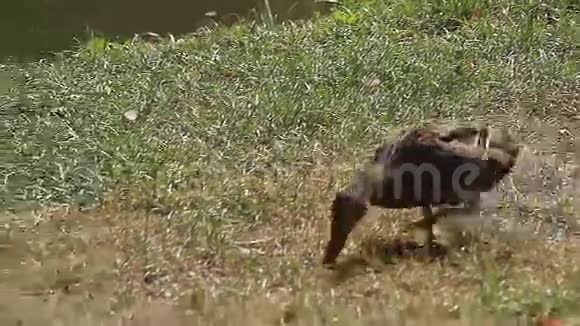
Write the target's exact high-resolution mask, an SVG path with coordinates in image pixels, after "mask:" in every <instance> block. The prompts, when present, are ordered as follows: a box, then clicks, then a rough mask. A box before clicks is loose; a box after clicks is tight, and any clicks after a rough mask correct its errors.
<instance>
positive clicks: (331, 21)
mask: <svg viewBox="0 0 580 326" xmlns="http://www.w3.org/2000/svg"><path fill="white" fill-rule="evenodd" d="M578 12H579V7H578V4H577V2H576V1H572V0H569V1H565V0H560V1H556V0H554V1H538V0H528V1H513V0H502V1H495V2H492V1H442V0H441V1H405V0H391V1H370V0H369V1H359V2H356V1H347V2H346V3H345V4H344V5H343V6H340V7H339V9H338V10H337V11H335V12H333V13H332V14H331V15H329V16H325V17H317V18H316V19H315V20H313V21H308V22H304V23H301V24H297V23H290V22H288V23H285V24H283V25H278V26H273V27H265V26H261V25H258V24H253V23H251V22H243V23H242V24H240V25H237V26H234V27H232V28H218V29H217V30H215V31H213V32H211V33H209V32H208V33H206V34H203V35H199V36H195V37H189V38H184V39H180V40H178V41H177V42H175V43H172V42H170V41H163V42H161V43H159V44H148V43H144V42H127V43H124V44H117V43H109V42H106V41H105V40H94V41H92V42H91V43H90V44H89V45H87V47H86V48H81V49H78V50H75V51H72V52H67V53H63V54H61V55H60V56H58V57H57V59H56V60H55V61H50V62H49V61H40V62H35V63H32V64H29V65H27V66H26V67H25V68H24V69H23V77H22V79H23V84H22V86H20V87H19V88H17V89H14V90H13V91H12V92H10V93H9V94H8V95H5V96H3V97H2V98H0V109H1V110H2V111H3V115H2V116H5V117H7V118H6V119H3V120H2V121H0V123H1V124H2V126H1V128H4V130H6V131H7V132H8V134H9V135H10V139H11V140H12V141H11V143H10V145H9V147H8V150H9V151H10V152H11V155H10V157H12V158H16V159H15V160H10V161H9V163H7V165H6V166H8V167H9V169H5V170H4V171H2V172H0V176H2V175H4V176H5V178H3V179H5V180H6V181H5V182H4V181H2V180H0V182H4V183H0V184H1V185H2V187H0V195H1V196H0V199H1V200H2V201H3V204H5V205H6V206H9V207H10V206H15V205H16V204H17V202H18V201H21V200H29V201H33V202H38V203H40V204H44V205H48V204H53V203H76V204H79V205H82V206H87V205H89V206H90V205H92V204H94V203H100V204H101V207H104V208H103V209H105V210H106V211H107V210H108V211H109V213H108V216H111V218H112V219H113V220H114V221H117V222H115V223H117V224H115V225H117V226H118V230H119V232H118V233H115V234H118V235H119V236H120V237H121V239H125V240H123V241H121V242H122V243H121V242H120V244H119V245H120V246H121V247H123V248H125V249H126V250H129V251H130V252H133V251H132V250H135V252H133V253H134V254H135V255H133V256H131V257H133V258H132V260H131V259H130V261H132V262H133V265H131V264H129V265H127V266H132V268H135V269H136V270H140V269H141V268H144V266H149V265H151V264H153V265H154V266H156V267H157V268H160V269H164V268H167V269H168V270H166V271H165V272H167V273H169V275H170V277H169V278H170V279H172V277H175V279H172V280H173V281H174V282H175V283H179V284H183V282H186V283H187V282H190V281H191V279H188V278H187V277H185V276H183V277H182V276H178V275H180V273H181V274H183V268H184V267H183V266H189V264H187V263H185V261H184V259H185V258H183V257H185V256H187V255H186V254H184V253H180V256H179V257H177V256H172V255H176V254H175V252H172V253H171V254H170V253H165V254H168V255H170V256H171V257H169V258H168V257H165V256H164V255H165V254H162V253H164V251H163V250H168V249H167V248H166V245H167V242H166V241H169V240H167V239H165V240H160V239H158V237H159V236H160V235H158V234H157V235H152V234H151V233H150V230H149V229H148V228H149V227H150V224H155V223H161V224H163V223H167V225H166V226H165V228H166V229H167V230H171V231H167V232H171V237H174V238H172V239H173V240H171V241H174V242H171V241H169V243H172V244H173V245H175V246H176V247H180V248H182V249H181V250H184V251H185V252H188V253H189V255H191V256H187V257H190V258H191V260H192V261H195V262H201V261H203V262H204V263H207V264H209V265H211V266H214V267H215V266H221V265H220V264H225V263H224V260H225V259H226V258H227V259H232V260H233V261H235V262H236V263H235V264H234V263H231V261H230V262H228V264H226V265H227V266H229V267H228V268H226V267H224V266H222V267H221V268H223V269H224V270H225V271H224V273H226V275H225V276H223V277H224V278H225V279H227V280H228V281H227V282H226V281H224V282H226V283H227V284H229V285H228V286H230V287H231V288H232V289H233V290H232V291H233V292H234V293H243V290H242V289H243V288H244V286H249V287H252V286H257V284H258V283H259V278H260V277H265V276H263V275H261V273H269V275H268V277H266V279H270V280H271V281H272V284H270V285H268V286H272V287H275V286H278V285H276V284H280V283H284V284H286V285H285V287H289V288H291V289H294V290H295V291H301V290H304V285H301V280H302V277H305V276H304V275H303V274H302V273H305V272H304V271H301V270H302V269H303V268H304V266H303V264H304V259H306V260H307V261H312V263H313V264H318V261H319V259H318V256H319V254H320V251H321V248H322V247H321V245H322V243H323V242H324V241H325V239H326V234H325V233H324V232H326V224H325V223H326V220H325V218H324V216H325V214H327V209H328V203H329V200H330V198H331V196H332V195H333V192H334V191H336V190H337V189H338V187H341V186H343V185H344V184H345V181H346V180H347V179H348V178H349V177H350V174H351V172H352V168H353V167H354V166H355V165H357V164H360V163H363V160H362V158H364V157H367V156H370V155H371V153H372V150H373V149H374V147H375V146H376V145H377V144H378V143H380V142H381V141H382V140H383V139H384V138H385V137H386V136H387V135H388V134H389V133H390V132H391V131H392V130H394V129H397V128H400V127H402V126H411V125H419V124H424V123H426V122H428V121H436V122H447V123H459V122H462V121H477V122H479V121H481V119H485V120H486V121H488V122H489V123H491V124H494V125H504V126H507V127H510V128H511V129H512V130H513V131H514V133H516V134H517V135H518V136H519V137H520V138H521V139H523V140H524V141H526V142H527V143H529V144H534V145H535V146H536V148H537V149H539V150H541V151H547V150H548V149H549V148H551V147H550V146H552V145H554V144H560V143H565V142H566V141H569V139H563V138H562V137H563V136H562V135H566V134H565V133H558V130H560V131H561V130H564V129H566V130H568V131H569V132H570V134H572V135H573V134H574V133H575V132H578V131H579V130H580V128H579V125H580V124H579V121H580V120H578V119H577V118H578V117H579V115H578V111H577V108H578V103H579V95H578V94H579V92H578V91H579V89H580V84H579V82H578V80H579V79H578V77H579V75H578V70H577V60H578V58H577V56H576V53H575V51H576V49H577V44H578V37H577V28H576V27H575V23H576V21H575V19H576V17H577V15H578ZM128 112H131V114H136V119H134V120H130V119H127V118H126V117H125V115H126V113H128ZM575 119H576V120H575ZM531 126H537V127H538V128H540V131H539V132H538V131H537V130H535V129H534V128H531ZM564 138H565V137H564ZM6 171H9V173H8V172H6ZM524 179H525V178H524ZM508 190H509V189H508ZM120 193H122V195H120ZM125 197H126V199H125V200H120V198H125ZM530 201H531V199H530ZM546 201H547V202H548V201H549V200H548V199H546ZM558 208H561V207H559V206H558ZM110 211H112V212H113V213H110ZM550 212H552V211H550ZM549 214H550V213H548V215H549ZM117 215H118V216H124V217H127V216H129V217H127V218H126V220H123V219H121V218H120V217H115V216H117ZM395 215H396V214H395ZM568 215H570V216H571V218H574V217H575V215H574V214H573V213H569V214H568ZM144 216H150V217H149V218H147V219H144ZM161 216H165V217H167V216H170V217H171V218H167V219H162V218H161ZM397 216H398V215H396V216H394V217H393V219H394V222H393V221H390V222H385V223H395V224H396V225H391V224H389V225H390V227H392V230H400V225H398V224H397V223H399V222H398V221H399V220H398V218H397ZM402 217H405V215H402ZM406 218H408V216H407V217H406ZM127 220H130V221H129V222H127ZM166 220H167V221H166ZM164 221H165V222H164ZM131 223H137V224H136V225H134V226H133V229H131V228H129V229H127V228H128V225H131ZM157 227H161V226H159V225H157ZM162 229H163V228H162ZM137 230H138V231H137ZM133 231H134V232H136V233H137V234H134V236H132V237H128V238H127V235H126V234H127V232H129V233H131V232H133ZM389 232H391V231H389ZM392 232H393V233H394V231H392ZM161 233H163V232H161ZM301 233H305V234H308V235H309V236H310V238H305V235H303V234H301ZM321 233H322V234H321ZM270 234H271V235H270ZM123 237H125V238H123ZM252 237H257V238H260V237H263V238H266V239H268V238H270V237H278V240H280V239H286V238H285V237H289V238H288V239H286V242H284V243H286V245H284V244H278V246H279V247H265V248H262V249H260V250H262V252H265V253H268V254H269V255H277V254H279V255H281V256H276V257H278V258H277V259H278V260H280V261H279V262H278V261H277V260H273V259H272V258H271V256H270V258H264V256H262V255H259V254H255V255H254V254H251V255H249V256H247V257H246V256H244V258H239V257H238V258H236V257H237V256H236V255H238V256H239V254H235V255H233V256H231V255H232V253H231V251H232V250H233V251H236V250H238V249H239V248H240V245H237V244H236V243H238V242H239V241H246V242H247V241H250V240H255V239H254V238H252ZM238 238H244V239H238ZM176 239H177V240H176ZM278 240H276V241H278ZM119 241H120V240H119ZM280 241H282V240H280ZM155 244H158V245H159V246H161V247H162V248H164V249H163V250H161V249H160V250H161V252H157V251H155V250H154V249H152V248H157V247H155ZM289 244H294V245H296V246H298V247H299V248H301V249H300V250H299V249H295V250H294V249H290V248H288V247H287V246H288V245H289ZM280 246H281V247H280ZM308 246H309V247H308ZM242 247H243V246H242ZM207 248H211V250H209V249H207ZM276 248H286V249H283V250H282V249H276ZM518 248H519V247H518ZM522 248H525V246H524V247H522ZM242 249H243V248H242ZM245 250H246V251H248V250H249V251H248V252H250V253H254V251H253V249H252V250H250V249H247V248H246V249H245ZM277 250H282V252H285V251H284V250H288V252H289V254H288V255H290V256H288V255H285V254H284V253H281V252H278V251H277ZM546 250H548V249H546ZM238 251H239V250H238ZM246 251H244V250H242V252H246ZM548 251H549V250H548ZM277 252H278V253H277ZM184 255H185V256H184ZM548 255H551V254H548ZM305 257H306V258H305ZM554 257H555V258H554V259H555V261H551V262H547V263H546V264H555V265H557V264H560V263H562V264H563V262H561V261H559V260H558V259H560V258H562V257H565V258H562V259H569V257H568V256H567V255H562V256H554ZM544 258H546V259H547V258H548V256H546V257H541V258H540V259H544ZM464 259H469V258H464ZM220 262H221V263H220ZM463 263H465V262H462V264H463ZM155 264H159V265H155ZM181 264H185V265H181ZM200 264H201V263H200ZM284 264H287V265H284ZM514 264H516V266H517V263H514ZM209 265H208V266H209ZM230 265H231V266H230ZM170 266H173V267H170ZM404 266H405V268H410V269H414V268H419V267H418V266H417V265H414V264H411V263H410V264H405V265H404ZM466 266H469V264H467V265H466ZM474 266H479V265H478V264H475V265H474ZM496 267H497V266H496ZM189 268H192V269H196V268H200V267H195V266H189ZM212 268H213V267H212ZM215 268H218V267H215ZM265 268H266V269H268V272H264V269H265ZM474 268H475V267H474ZM498 268H499V267H498ZM514 268H516V267H514ZM218 269H219V268H218ZM236 269H238V270H239V269H241V270H244V269H247V272H244V273H242V274H243V275H238V276H239V278H238V279H236V278H235V277H233V276H234V275H236ZM251 271H253V272H251ZM569 271H570V273H568V272H569ZM229 272H231V273H232V274H229ZM278 272H279V273H282V274H280V275H277V274H276V273H278ZM428 272H432V273H434V274H433V275H431V276H424V275H423V276H417V277H424V278H425V279H426V280H433V279H436V276H434V275H436V273H437V270H436V269H434V270H431V269H429V270H428ZM200 273H201V272H200ZM473 273H474V274H473V275H477V277H484V278H485V279H486V280H488V281H486V282H488V283H489V284H488V285H486V286H484V287H482V288H481V289H480V290H478V291H479V295H480V296H481V300H480V301H481V302H480V303H481V304H482V305H483V306H485V307H487V308H489V309H490V310H491V311H492V312H493V311H496V312H499V311H502V312H503V311H507V312H508V313H511V314H513V313H516V312H517V313H522V312H525V313H530V314H533V313H537V312H538V311H539V312H545V311H557V310H558V309H560V308H561V309H564V308H565V307H568V306H569V303H570V302H578V301H577V300H576V301H574V300H575V299H576V298H577V297H578V291H577V290H570V291H569V292H566V291H561V290H558V287H557V285H553V284H552V285H553V286H555V287H554V292H553V293H555V294H546V293H545V292H538V291H539V290H536V289H535V288H534V286H533V285H529V289H528V288H526V289H518V290H517V291H515V290H513V289H512V288H509V285H507V287H506V285H505V284H503V283H501V282H500V281H498V280H497V278H498V277H500V276H501V275H503V274H502V273H504V271H497V272H494V273H499V274H494V273H492V274H493V275H492V276H489V275H488V274H487V272H486V273H484V274H482V273H483V272H482V270H479V269H477V271H475V272H473ZM561 273H562V275H564V274H565V276H562V277H563V278H566V279H567V280H568V277H570V279H571V280H572V279H573V276H571V275H573V272H572V271H571V270H563V271H561ZM411 275H413V274H411ZM510 275H514V274H510ZM216 277H217V276H216ZM410 280H412V277H410ZM168 282H169V281H168ZM230 282H231V283H230ZM361 282H362V284H365V282H368V280H367V281H361ZM422 282H424V281H422ZM514 282H515V284H516V285H515V286H516V287H517V286H518V285H520V283H518V281H517V280H516V281H514ZM526 282H527V281H522V283H521V284H527V283H526ZM541 282H543V281H541ZM570 282H572V281H570ZM496 283H497V284H496ZM131 284H132V283H131ZM164 284H165V285H167V284H169V283H164ZM546 284H547V283H546ZM399 285H400V284H399ZM552 285H550V287H551V286H552ZM359 286H362V285H361V284H359ZM397 286H398V285H397ZM558 286H559V285H558ZM451 287H453V286H451ZM472 290H473V288H470V291H472ZM236 291H237V292H236ZM261 291H262V290H261ZM264 291H265V290H264ZM317 291H318V289H317V288H316V287H315V289H312V288H311V287H309V288H308V289H306V290H304V293H305V294H304V295H305V296H308V295H310V294H309V293H311V292H312V293H315V294H313V295H315V296H319V298H327V297H326V295H327V294H316V293H317ZM429 291H435V290H429ZM429 291H427V292H426V293H430V294H434V293H436V292H429ZM177 292H179V291H177ZM476 292H477V291H476ZM341 293H345V292H341ZM381 293H383V292H381ZM402 296H403V298H402V299H401V300H400V302H397V301H396V300H395V299H392V298H390V299H389V300H387V301H388V302H383V303H384V304H388V305H395V306H397V305H399V306H402V307H403V306H404V307H410V306H414V305H416V303H414V302H411V301H413V300H411V299H409V298H407V297H408V296H409V294H408V293H407V294H402ZM405 296H407V297H405ZM258 297H259V298H262V297H260V296H258ZM453 298H454V299H453ZM453 298H452V299H450V300H451V301H453V300H455V301H453V302H460V301H461V298H460V297H456V296H454V297H453ZM236 300H237V299H236ZM260 300H261V299H260ZM297 300H298V299H297ZM305 300H306V299H305ZM320 300H322V301H321V302H324V300H323V299H320ZM333 300H334V299H333ZM474 300H475V301H474V302H477V300H476V299H474ZM506 300H507V302H508V303H509V304H508V303H506ZM234 301H235V300H234ZM435 301H436V302H434V305H435V306H440V305H441V304H442V302H440V301H438V300H435ZM333 302H334V301H333ZM335 303H336V305H337V306H336V305H335V306H333V307H338V308H336V309H338V310H340V309H341V308H340V307H341V306H340V305H339V302H335ZM333 305H334V304H333ZM554 307H556V308H558V309H556V308H554ZM323 308H324V307H320V309H323ZM239 309H243V308H239ZM308 309H313V308H308ZM333 309H334V308H333ZM307 315H308V314H307Z"/></svg>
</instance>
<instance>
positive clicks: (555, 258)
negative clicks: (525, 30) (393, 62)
mask: <svg viewBox="0 0 580 326" xmlns="http://www.w3.org/2000/svg"><path fill="white" fill-rule="evenodd" d="M544 127H546V126H545V125H544ZM524 136H525V135H524ZM545 152H546V147H545V146H543V143H542V142H541V141H536V143H535V145H530V146H527V147H525V148H524V151H523V152H522V156H521V159H520V161H519V162H518V165H517V166H516V168H515V171H514V175H513V177H511V178H508V179H507V180H506V181H505V182H503V183H502V185H501V186H500V188H499V189H498V191H495V192H492V193H489V194H487V199H484V206H485V204H486V203H487V205H488V207H487V208H486V209H485V210H484V212H483V213H482V216H471V217H459V218H455V219H447V220H443V221H442V222H441V223H440V224H439V225H438V229H437V233H438V234H439V240H440V242H441V243H442V244H443V245H445V250H443V251H442V255H441V257H439V259H436V260H434V261H426V260H424V259H423V258H422V257H421V256H416V255H414V252H415V250H414V249H413V248H412V246H409V247H408V248H407V249H405V246H404V244H409V245H410V244H413V241H414V240H415V239H414V237H415V234H413V233H412V232H410V231H412V230H411V229H410V228H409V225H410V223H411V222H412V221H414V220H416V219H418V218H419V214H418V211H416V210H381V209H377V208H374V209H373V210H372V211H371V212H370V214H369V215H368V216H367V217H365V219H363V221H362V223H361V224H360V225H358V226H357V228H356V229H355V230H354V232H353V233H352V236H351V238H349V241H348V243H347V246H346V248H345V250H344V253H343V255H341V257H340V258H339V262H338V266H337V268H336V269H335V270H327V269H324V268H323V267H322V266H321V258H322V256H321V255H322V252H323V248H324V245H325V243H326V241H327V239H328V230H329V219H328V214H329V203H330V199H331V198H332V196H333V195H334V191H336V190H337V189H339V188H340V186H341V185H344V184H345V183H346V182H347V181H348V178H349V176H350V175H351V173H352V168H353V164H352V163H353V162H358V160H355V159H354V158H345V160H344V162H334V164H335V165H334V166H335V167H336V168H335V169H329V168H328V163H329V162H328V161H320V162H314V163H312V164H311V165H309V166H304V167H301V168H296V169H295V170H294V171H292V173H290V174H288V175H285V176H284V177H283V178H275V177H273V176H264V177H262V178H256V177H251V176H247V177H243V178H240V177H237V180H239V182H240V183H241V184H243V185H244V186H245V187H246V188H247V189H248V191H249V192H250V193H251V194H252V197H253V198H255V200H256V203H257V204H259V203H260V200H264V202H265V203H267V205H268V206H266V207H264V208H263V211H267V212H268V214H269V216H267V217H261V218H260V219H256V220H255V221H253V222H251V221H244V222H239V223H238V222H236V221H235V220H232V219H229V217H228V216H227V214H226V215H224V220H225V221H224V222H223V223H221V224H217V223H215V222H214V223H211V222H210V221H204V220H203V219H202V220H201V221H197V222H196V223H194V221H192V220H191V218H192V217H191V216H190V215H188V214H191V212H190V213H188V212H187V211H185V212H159V210H156V209H138V208H135V207H136V206H135V205H134V203H138V202H140V197H139V196H142V194H143V193H142V192H140V191H139V190H135V189H129V190H128V191H123V194H120V193H119V192H111V193H110V194H109V197H108V199H107V200H106V201H105V203H104V204H103V205H102V206H101V207H99V208H96V209H93V210H89V211H85V212H80V211H78V210H77V209H76V208H70V209H66V210H62V209H61V210H55V211H52V212H50V213H47V212H39V213H38V214H39V216H41V217H43V219H44V220H45V221H46V222H44V223H40V224H39V226H37V227H32V228H30V229H31V230H37V231H36V232H37V234H41V235H42V234H45V236H44V237H41V239H43V240H42V241H40V242H38V241H36V242H31V243H29V245H32V247H30V248H33V249H34V248H36V249H34V250H32V251H30V253H28V256H27V257H31V256H34V255H36V256H37V261H42V262H43V266H44V268H42V269H41V271H42V272H39V271H40V270H38V271H36V272H33V271H34V269H30V270H29V271H30V272H28V273H29V274H26V273H21V275H20V277H16V278H14V279H15V280H19V282H21V283H13V284H14V285H15V286H14V288H16V287H23V285H22V284H23V283H22V282H29V281H30V280H33V279H35V278H38V277H39V275H44V276H42V277H40V278H41V280H42V281H38V282H36V288H37V289H52V290H53V291H54V293H55V294H53V295H44V296H43V298H45V299H42V300H40V299H39V300H36V301H35V300H30V299H23V301H19V302H18V304H16V305H14V304H13V303H14V302H12V304H6V303H1V304H0V306H5V307H7V308H5V309H7V310H8V311H10V313H11V314H12V315H13V316H22V315H25V313H24V310H28V309H29V308H26V307H29V306H30V307H32V306H35V305H38V306H39V307H44V308H42V309H45V310H42V309H39V314H40V315H42V314H44V315H46V316H53V317H54V316H57V317H58V316H60V317H58V318H61V319H60V320H61V321H63V322H65V324H71V325H72V324H74V323H75V322H79V321H82V324H85V325H93V324H94V325H100V324H101V322H102V323H105V322H107V323H109V324H111V325H113V324H115V325H119V323H120V324H122V325H147V324H150V325H154V324H157V323H159V322H161V321H163V323H164V324H166V325H168V326H169V325H182V324H183V325H185V324H187V325H207V324H214V325H273V324H280V323H285V324H293V325H323V324H327V323H333V324H339V325H374V324H377V325H378V324H384V323H395V324H403V323H404V324H409V325H413V324H424V323H426V322H430V323H441V324H457V325H471V324H486V323H487V324H490V325H492V324H497V322H499V321H502V322H504V323H506V324H514V323H515V322H516V321H518V320H519V321H520V322H521V321H522V320H524V321H526V320H527V321H531V320H533V319H534V318H541V317H542V316H548V315H554V316H559V317H562V318H573V317H574V313H573V312H574V309H576V308H577V307H578V306H577V302H580V268H579V267H578V266H579V265H578V262H579V261H580V239H579V237H578V236H575V235H574V232H577V229H574V228H575V225H577V220H576V219H577V215H576V214H575V211H574V210H573V204H574V201H572V200H570V198H572V197H571V195H572V193H573V188H572V185H573V183H571V181H572V180H571V176H572V175H573V169H574V164H573V163H574V162H573V161H572V159H571V157H572V156H570V155H565V156H558V157H553V156H552V155H548V154H546V153H545ZM566 185H568V186H566ZM554 193H558V196H557V197H555V196H554ZM206 195H209V194H204V193H195V194H188V193H185V194H180V195H179V196H183V197H184V198H186V197H187V196H198V197H199V198H201V197H203V196H206ZM272 198H274V199H275V201H272V200H265V199H272ZM176 200H179V198H176ZM273 203H275V204H276V205H274V204H273ZM197 218H199V217H197ZM87 221H89V222H91V223H92V225H93V227H92V228H91V227H90V225H91V223H87ZM558 221H564V222H566V223H565V227H564V226H563V227H561V228H560V229H554V225H557V224H558ZM95 225H96V226H97V227H94V226H95ZM55 226H58V227H57V228H55ZM39 228H44V230H45V232H44V233H43V232H42V229H39ZM50 228H53V229H55V230H56V232H46V230H49V229H50ZM81 231H83V232H81ZM71 235H73V236H71ZM550 239H552V240H553V241H548V240H550ZM58 241H60V243H61V245H60V247H58V248H60V249H59V250H55V249H54V247H53V249H47V247H46V245H42V243H44V244H46V243H59V242H58ZM19 247H20V248H22V247H23V246H19ZM39 248H44V250H40V249H39ZM99 254H100V256H101V257H100V258H98V259H97V258H94V257H98V256H96V255H99ZM21 256H23V254H21ZM24 256H26V255H24ZM91 257H93V258H91ZM51 261H52V262H53V263H51ZM86 262H89V264H86ZM50 264H54V266H59V267H58V268H60V269H61V270H63V268H64V269H65V270H67V271H68V272H67V273H64V274H63V273H59V274H58V275H60V276H58V277H55V274H54V269H51V268H50V267H47V266H50ZM95 266H97V267H98V268H95ZM65 267H66V268H65ZM99 271H100V272H99ZM105 271H106V273H105ZM112 271H115V272H116V273H115V274H114V275H115V277H114V280H115V283H111V284H107V283H105V282H102V281H103V280H106V279H108V278H107V277H103V276H104V275H112V274H111V272H112ZM39 273H40V274H39ZM103 273H104V274H103ZM63 275H68V276H66V277H65V276H63ZM67 279H68V280H69V281H70V280H74V282H73V281H70V282H69V281H66V280H67ZM99 282H101V283H100V284H101V285H100V286H101V289H102V291H100V292H99V291H96V290H95V288H96V287H95V284H99ZM18 284H19V285H18ZM31 284H32V283H31ZM71 284H75V285H74V286H73V287H72V288H73V289H76V290H75V291H76V292H73V293H72V294H71V292H70V289H71ZM91 285H92V286H93V287H91ZM65 290H66V291H68V292H66V291H65ZM11 291H12V290H11ZM6 293H8V295H9V296H12V294H9V293H11V292H6ZM87 296H89V297H92V299H87ZM46 298H48V299H46ZM50 298H52V299H50ZM54 298H60V299H54ZM95 298H96V299H95ZM26 300H28V301H26ZM43 300H44V301H43ZM51 300H52V301H51ZM87 300H88V301H87ZM91 300H92V301H91ZM8 301H9V300H8ZM87 302H88V303H87ZM47 304H48V306H49V307H52V308H50V309H49V308H46V307H47ZM51 305H52V306H51ZM71 307H77V308H75V309H76V310H75V309H71ZM79 307H84V308H82V309H81V308H79ZM13 308H14V309H13ZM92 308H95V309H96V310H95V309H92ZM30 309H33V308H30ZM46 309H48V310H46ZM41 311H44V312H42V313H41ZM99 311H100V312H99ZM105 312H108V313H111V312H113V313H114V315H112V316H108V317H106V318H105V317H103V316H105V315H106V313H105ZM518 316H519V317H518ZM57 317H54V318H57ZM14 318H16V317H14ZM51 318H52V317H51ZM54 320H56V319H54ZM91 323H92V324H91ZM29 324H33V325H34V324H35V323H34V321H32V322H31V323H29Z"/></svg>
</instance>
